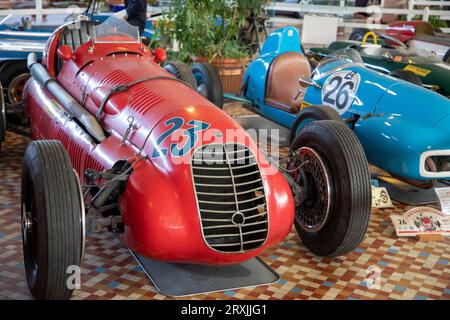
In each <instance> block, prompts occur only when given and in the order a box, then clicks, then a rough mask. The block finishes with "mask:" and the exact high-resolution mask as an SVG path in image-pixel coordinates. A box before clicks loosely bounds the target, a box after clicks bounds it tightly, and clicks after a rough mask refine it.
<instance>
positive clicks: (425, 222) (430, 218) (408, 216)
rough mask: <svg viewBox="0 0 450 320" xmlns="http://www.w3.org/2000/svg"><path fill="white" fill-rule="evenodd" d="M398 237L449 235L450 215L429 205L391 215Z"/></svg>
mask: <svg viewBox="0 0 450 320" xmlns="http://www.w3.org/2000/svg"><path fill="white" fill-rule="evenodd" d="M391 220H392V223H393V224H394V228H395V232H396V233H397V236H398V237H412V236H417V235H421V234H441V235H444V236H446V235H447V236H448V235H450V216H447V215H445V214H443V213H442V212H441V211H439V210H437V209H434V208H429V207H416V208H413V209H411V210H409V211H408V212H406V213H405V214H403V215H391Z"/></svg>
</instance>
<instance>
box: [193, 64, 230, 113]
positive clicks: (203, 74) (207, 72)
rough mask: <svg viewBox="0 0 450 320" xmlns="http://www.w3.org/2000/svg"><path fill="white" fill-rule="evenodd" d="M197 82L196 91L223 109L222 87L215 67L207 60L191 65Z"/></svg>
mask: <svg viewBox="0 0 450 320" xmlns="http://www.w3.org/2000/svg"><path fill="white" fill-rule="evenodd" d="M192 73H193V74H194V78H195V81H196V83H197V92H198V93H200V94H201V95H202V96H204V97H205V98H206V99H208V100H209V101H211V102H212V103H214V104H215V105H216V106H218V107H219V108H220V109H223V87H222V81H221V80H220V77H219V74H218V73H217V70H216V68H214V67H213V66H212V65H211V64H209V63H207V62H198V63H194V64H193V66H192Z"/></svg>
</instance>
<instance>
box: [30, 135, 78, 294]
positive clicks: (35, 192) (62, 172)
mask: <svg viewBox="0 0 450 320" xmlns="http://www.w3.org/2000/svg"><path fill="white" fill-rule="evenodd" d="M83 219H84V205H83V199H82V196H81V192H80V186H79V182H78V179H77V176H76V174H75V171H74V170H73V168H72V164H71V162H70V159H69V157H68V155H67V152H66V151H65V149H64V147H63V145H62V144H61V143H60V142H59V141H53V140H41V141H34V142H31V143H30V144H29V146H28V147H27V149H26V151H25V155H24V160H23V167H22V239H23V255H24V262H25V274H26V278H27V284H28V288H29V289H30V291H31V293H32V295H33V297H34V298H36V299H69V298H70V297H71V295H72V292H73V289H74V287H69V284H73V283H72V282H70V281H69V280H71V279H69V277H70V275H71V274H70V272H69V271H70V269H69V267H72V268H76V267H78V266H79V265H80V263H81V258H82V250H83V241H84V235H83V231H84V228H83V221H84V220H83ZM68 272H69V273H68Z"/></svg>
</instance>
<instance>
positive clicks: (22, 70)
mask: <svg viewBox="0 0 450 320" xmlns="http://www.w3.org/2000/svg"><path fill="white" fill-rule="evenodd" d="M29 78H30V72H29V70H28V67H27V63H26V61H24V60H15V61H7V62H5V63H4V64H3V65H2V66H1V68H0V82H1V83H2V84H3V88H4V90H5V91H4V94H5V98H6V101H5V102H6V103H9V104H17V103H19V102H21V101H22V93H23V89H24V87H25V83H26V82H27V81H28V79H29Z"/></svg>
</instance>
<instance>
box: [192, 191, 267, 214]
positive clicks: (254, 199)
mask: <svg viewBox="0 0 450 320" xmlns="http://www.w3.org/2000/svg"><path fill="white" fill-rule="evenodd" d="M236 195H237V194H236ZM265 197H266V196H265V195H262V196H258V197H256V198H252V199H246V200H242V201H237V202H229V201H228V202H227V201H219V202H218V201H206V200H198V202H201V203H211V204H234V203H236V204H240V203H247V202H250V201H256V200H259V199H261V198H265ZM237 211H239V209H238V210H237Z"/></svg>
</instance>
